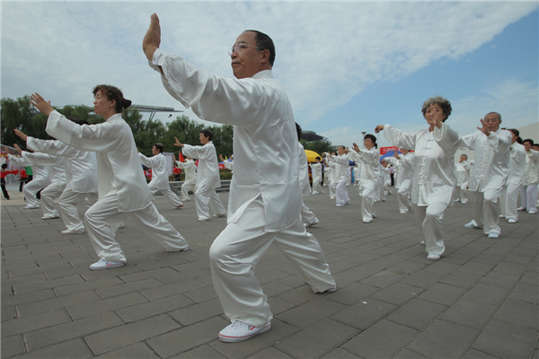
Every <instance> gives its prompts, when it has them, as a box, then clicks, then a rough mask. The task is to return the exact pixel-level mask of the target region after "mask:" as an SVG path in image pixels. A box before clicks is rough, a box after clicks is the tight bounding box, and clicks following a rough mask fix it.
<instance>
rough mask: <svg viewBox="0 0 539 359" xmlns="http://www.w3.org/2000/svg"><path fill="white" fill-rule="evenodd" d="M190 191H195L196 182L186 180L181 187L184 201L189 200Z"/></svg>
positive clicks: (181, 197)
mask: <svg viewBox="0 0 539 359" xmlns="http://www.w3.org/2000/svg"><path fill="white" fill-rule="evenodd" d="M189 191H191V192H193V193H194V192H195V183H194V182H184V183H182V187H181V189H180V199H181V200H182V201H184V202H185V201H189V200H190V198H189Z"/></svg>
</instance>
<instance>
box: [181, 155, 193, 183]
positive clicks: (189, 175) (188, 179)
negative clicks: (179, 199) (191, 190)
mask: <svg viewBox="0 0 539 359" xmlns="http://www.w3.org/2000/svg"><path fill="white" fill-rule="evenodd" d="M176 165H177V166H178V168H181V169H182V170H184V171H185V179H184V181H183V182H184V183H186V184H195V183H196V181H197V178H196V175H197V173H196V169H197V166H196V165H195V161H193V160H191V159H185V162H180V161H176Z"/></svg>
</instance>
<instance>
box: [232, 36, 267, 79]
mask: <svg viewBox="0 0 539 359" xmlns="http://www.w3.org/2000/svg"><path fill="white" fill-rule="evenodd" d="M255 38H256V34H255V33H254V32H251V31H246V32H243V33H242V34H241V35H240V36H238V38H237V39H236V42H235V43H234V45H233V46H232V52H231V53H230V59H231V65H232V72H233V73H234V76H236V78H238V79H243V78H247V77H252V76H253V75H254V74H256V73H257V72H259V71H260V66H261V60H262V59H263V58H264V51H259V50H257V48H256V41H255Z"/></svg>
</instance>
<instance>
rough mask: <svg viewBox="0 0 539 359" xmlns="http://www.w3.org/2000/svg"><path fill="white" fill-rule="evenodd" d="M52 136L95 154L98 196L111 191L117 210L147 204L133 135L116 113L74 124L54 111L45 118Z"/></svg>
mask: <svg viewBox="0 0 539 359" xmlns="http://www.w3.org/2000/svg"><path fill="white" fill-rule="evenodd" d="M46 131H47V133H48V134H49V135H51V136H52V137H55V138H57V139H59V140H60V141H62V142H64V143H65V144H68V145H70V146H73V147H75V148H78V149H81V150H85V151H94V152H96V154H97V174H98V183H97V188H98V197H99V198H103V197H104V196H105V195H107V194H110V193H115V194H117V196H118V209H119V211H121V212H130V211H137V210H140V209H143V208H146V207H147V206H149V205H150V204H151V201H152V194H151V193H150V190H149V188H148V185H147V184H146V179H145V178H144V173H143V171H142V166H141V163H140V159H139V156H138V151H137V147H136V145H135V139H134V138H133V133H132V132H131V128H130V127H129V125H128V124H127V123H126V122H125V121H124V120H123V119H122V116H121V114H119V113H117V114H114V115H112V116H111V117H109V118H108V119H107V120H106V121H105V122H103V123H100V124H97V125H78V124H76V123H74V122H72V121H69V120H68V119H67V118H65V117H64V116H63V115H61V114H60V113H59V112H57V111H53V112H51V113H50V115H49V119H48V120H47V128H46Z"/></svg>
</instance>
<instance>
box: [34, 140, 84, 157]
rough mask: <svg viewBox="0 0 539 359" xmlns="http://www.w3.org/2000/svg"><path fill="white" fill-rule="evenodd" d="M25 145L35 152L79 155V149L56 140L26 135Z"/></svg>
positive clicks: (68, 155) (64, 155)
mask: <svg viewBox="0 0 539 359" xmlns="http://www.w3.org/2000/svg"><path fill="white" fill-rule="evenodd" d="M26 145H27V146H28V148H29V149H31V150H32V151H36V152H43V153H48V154H51V155H56V156H63V157H69V158H77V157H80V151H79V150H77V149H76V148H74V147H72V146H68V145H66V144H65V143H63V142H60V141H57V140H41V139H39V138H34V137H31V136H28V137H27V138H26Z"/></svg>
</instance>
